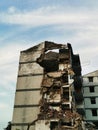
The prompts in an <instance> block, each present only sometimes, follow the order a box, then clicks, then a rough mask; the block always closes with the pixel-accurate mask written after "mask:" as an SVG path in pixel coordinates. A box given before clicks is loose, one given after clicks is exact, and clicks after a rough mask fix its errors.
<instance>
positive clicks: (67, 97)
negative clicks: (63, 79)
mask: <svg viewBox="0 0 98 130" xmlns="http://www.w3.org/2000/svg"><path fill="white" fill-rule="evenodd" d="M63 98H64V99H66V100H69V88H63Z"/></svg>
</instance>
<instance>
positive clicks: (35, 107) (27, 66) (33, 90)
mask: <svg viewBox="0 0 98 130" xmlns="http://www.w3.org/2000/svg"><path fill="white" fill-rule="evenodd" d="M82 102H83V95H82V80H81V64H80V58H79V55H75V54H73V50H72V47H71V44H67V45H65V44H56V43H53V42H48V41H45V42H43V43H41V44H39V45H37V46H34V47H32V48H30V49H27V50H25V51H21V54H20V61H19V71H18V78H17V87H16V94H15V105H14V111H13V119H12V130H83V125H82V116H83V114H84V111H83V109H82V108H81V107H79V106H81V104H82Z"/></svg>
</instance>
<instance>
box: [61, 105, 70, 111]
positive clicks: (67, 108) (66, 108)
mask: <svg viewBox="0 0 98 130" xmlns="http://www.w3.org/2000/svg"><path fill="white" fill-rule="evenodd" d="M69 109H70V107H69V104H64V105H62V110H69Z"/></svg>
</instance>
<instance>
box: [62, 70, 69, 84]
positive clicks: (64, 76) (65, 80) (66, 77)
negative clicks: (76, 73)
mask: <svg viewBox="0 0 98 130" xmlns="http://www.w3.org/2000/svg"><path fill="white" fill-rule="evenodd" d="M62 81H63V83H68V72H66V73H65V74H63V75H62Z"/></svg>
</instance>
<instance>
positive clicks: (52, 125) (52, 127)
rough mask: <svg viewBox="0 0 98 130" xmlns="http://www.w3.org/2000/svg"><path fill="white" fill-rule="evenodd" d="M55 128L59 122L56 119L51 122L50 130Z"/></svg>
mask: <svg viewBox="0 0 98 130" xmlns="http://www.w3.org/2000/svg"><path fill="white" fill-rule="evenodd" d="M55 128H58V122H56V121H52V122H50V130H55Z"/></svg>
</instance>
